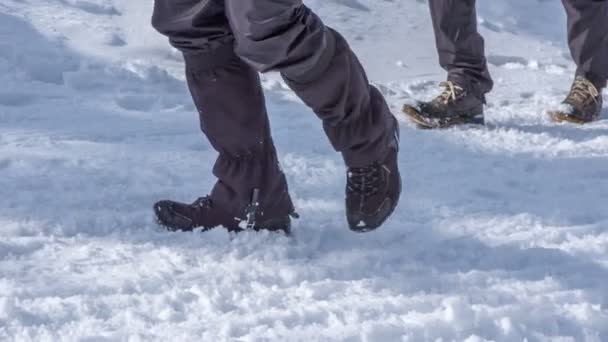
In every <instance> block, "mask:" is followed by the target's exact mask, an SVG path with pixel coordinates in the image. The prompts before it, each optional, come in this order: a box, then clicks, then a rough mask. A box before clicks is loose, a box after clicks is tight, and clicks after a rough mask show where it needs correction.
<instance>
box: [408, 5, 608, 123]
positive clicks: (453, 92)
mask: <svg viewBox="0 0 608 342" xmlns="http://www.w3.org/2000/svg"><path fill="white" fill-rule="evenodd" d="M562 2H563V5H564V8H565V10H566V14H567V17H568V22H567V25H568V43H569V46H570V51H571V54H572V58H573V60H574V62H575V63H576V65H577V70H576V75H575V79H574V82H573V84H572V86H571V88H570V92H569V94H568V95H567V97H566V98H565V100H564V101H563V106H561V108H560V109H556V110H551V111H549V112H548V113H549V116H550V118H551V119H553V120H554V121H557V122H572V123H577V124H584V123H588V122H592V121H594V120H596V119H598V118H599V117H600V114H601V111H602V104H603V101H602V89H603V88H605V87H606V80H608V34H606V32H608V1H597V0H562ZM429 4H430V9H431V17H432V20H433V29H434V32H435V38H436V44H437V51H438V53H439V62H440V65H441V67H442V68H444V69H445V70H446V71H447V72H448V80H447V81H446V82H443V83H442V84H441V86H442V87H443V88H444V90H443V92H442V93H441V94H440V95H439V96H438V97H436V98H435V99H434V100H432V101H428V102H418V103H417V104H416V105H406V106H405V107H404V109H403V111H404V113H405V114H406V115H407V116H409V117H410V118H411V119H412V121H414V122H415V123H416V124H418V125H419V126H420V127H421V128H447V127H451V126H455V125H460V124H483V123H484V121H485V119H484V112H483V108H484V104H485V95H486V94H487V93H488V92H489V91H490V90H492V87H493V81H492V78H491V76H490V72H489V70H488V66H487V62H486V58H485V51H484V40H483V37H482V36H481V35H480V34H479V32H478V30H477V14H476V9H475V4H476V1H475V0H458V1H451V0H449V1H448V0H430V1H429Z"/></svg>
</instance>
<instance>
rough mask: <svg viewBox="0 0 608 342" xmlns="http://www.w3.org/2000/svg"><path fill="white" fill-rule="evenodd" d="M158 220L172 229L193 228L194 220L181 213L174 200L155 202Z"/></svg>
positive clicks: (160, 223)
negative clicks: (176, 209) (175, 207)
mask: <svg viewBox="0 0 608 342" xmlns="http://www.w3.org/2000/svg"><path fill="white" fill-rule="evenodd" d="M154 213H155V214H156V222H157V223H158V224H159V225H161V226H163V227H165V228H167V229H168V230H171V231H180V230H181V231H184V230H192V220H190V219H189V218H187V217H184V216H182V215H179V214H178V213H177V212H176V211H175V209H174V208H173V202H171V201H160V202H158V203H156V204H154Z"/></svg>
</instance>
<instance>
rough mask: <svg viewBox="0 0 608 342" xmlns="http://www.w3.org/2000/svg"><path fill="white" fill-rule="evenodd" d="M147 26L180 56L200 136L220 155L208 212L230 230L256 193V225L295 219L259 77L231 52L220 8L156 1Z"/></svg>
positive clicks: (195, 0) (217, 0) (215, 3)
mask: <svg viewBox="0 0 608 342" xmlns="http://www.w3.org/2000/svg"><path fill="white" fill-rule="evenodd" d="M153 25H154V27H155V28H156V29H157V30H159V31H160V32H161V33H163V34H165V35H167V36H168V37H169V38H170V41H171V44H172V45H173V46H175V47H176V48H178V49H180V50H181V51H182V52H183V54H184V60H185V63H186V79H187V81H188V86H189V89H190V92H191V94H192V98H193V99H194V102H195V104H196V107H197V108H198V112H199V115H200V122H201V129H202V130H203V132H204V133H205V135H206V136H207V138H208V139H209V141H210V142H211V144H212V145H213V147H214V148H215V149H216V150H217V151H218V152H219V157H218V160H217V162H216V164H215V166H214V169H213V171H214V174H215V176H216V177H217V178H218V182H217V183H216V185H215V187H214V188H213V191H212V192H211V195H210V197H211V199H212V201H213V205H214V207H216V208H221V209H222V211H223V212H224V213H225V214H226V215H223V216H226V217H228V216H230V219H231V220H232V222H230V223H235V224H236V223H238V222H236V220H235V218H238V219H245V215H246V209H247V206H248V205H249V204H250V203H251V200H252V194H253V192H254V190H255V189H258V190H259V198H258V201H259V204H260V210H259V211H258V215H259V216H260V217H258V218H257V219H258V220H260V221H261V222H264V221H265V220H267V219H272V218H275V217H278V216H281V217H284V216H287V215H289V214H291V213H293V210H294V209H293V205H292V203H291V199H290V197H289V194H288V190H287V183H286V180H285V176H284V175H283V172H282V171H281V169H280V166H279V162H278V160H277V155H276V152H275V147H274V145H273V141H272V138H271V135H270V127H269V121H268V117H267V114H266V106H265V100H264V95H263V91H262V87H261V84H260V79H259V75H258V73H257V71H255V70H254V69H253V68H251V67H250V66H249V65H247V64H246V63H244V62H243V61H242V60H241V59H240V58H239V57H237V56H236V54H235V53H234V37H233V35H232V32H231V29H230V27H229V25H228V22H227V20H226V17H225V14H224V5H223V1H221V0H212V1H201V0H189V1H175V0H156V1H155V11H154V17H153ZM204 219H206V218H201V220H203V221H205V220H204ZM195 221H196V220H195ZM220 221H222V220H220ZM200 223H201V225H202V223H206V221H205V222H200ZM221 223H223V222H221ZM223 225H226V224H225V223H223Z"/></svg>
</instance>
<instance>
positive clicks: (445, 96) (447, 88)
mask: <svg viewBox="0 0 608 342" xmlns="http://www.w3.org/2000/svg"><path fill="white" fill-rule="evenodd" d="M439 86H440V87H442V88H443V92H442V93H441V94H439V96H437V98H436V101H440V102H442V103H443V104H446V105H447V104H448V103H450V101H456V99H457V98H458V97H459V96H461V95H462V93H464V88H462V87H461V86H459V85H457V84H455V83H454V82H452V81H445V82H441V83H439Z"/></svg>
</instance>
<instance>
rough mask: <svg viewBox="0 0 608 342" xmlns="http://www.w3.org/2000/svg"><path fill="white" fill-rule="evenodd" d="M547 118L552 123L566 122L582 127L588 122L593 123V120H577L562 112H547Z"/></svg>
mask: <svg viewBox="0 0 608 342" xmlns="http://www.w3.org/2000/svg"><path fill="white" fill-rule="evenodd" d="M549 117H550V118H551V120H553V121H554V122H558V123H564V122H568V123H573V124H577V125H584V124H586V123H590V122H593V121H594V120H583V119H579V118H577V117H574V116H572V115H568V114H566V113H563V112H549Z"/></svg>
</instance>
